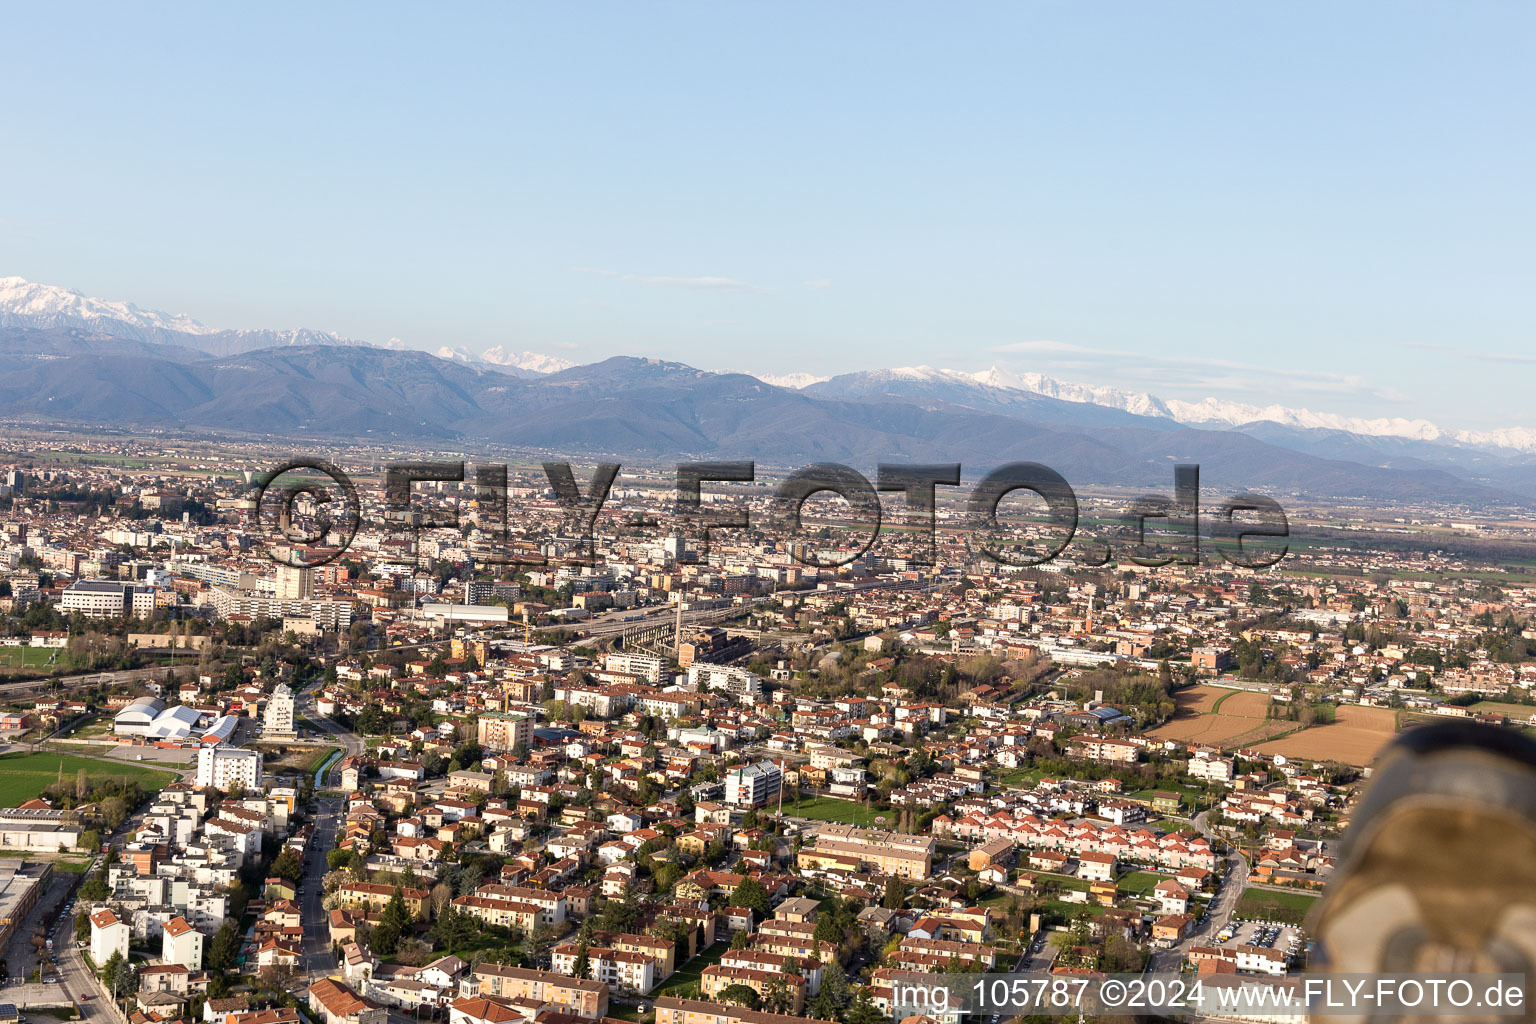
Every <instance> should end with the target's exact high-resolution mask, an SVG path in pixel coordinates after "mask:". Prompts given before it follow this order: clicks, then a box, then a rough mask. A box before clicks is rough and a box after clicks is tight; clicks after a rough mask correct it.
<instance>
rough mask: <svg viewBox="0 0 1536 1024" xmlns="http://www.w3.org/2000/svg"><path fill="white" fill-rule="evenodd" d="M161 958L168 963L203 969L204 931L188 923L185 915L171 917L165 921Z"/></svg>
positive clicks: (194, 969) (190, 968)
mask: <svg viewBox="0 0 1536 1024" xmlns="http://www.w3.org/2000/svg"><path fill="white" fill-rule="evenodd" d="M160 959H161V961H162V962H164V963H168V964H181V965H182V966H183V967H185V968H186V969H187V970H189V971H200V970H202V969H203V933H202V932H200V931H198V930H197V929H196V928H193V927H192V926H191V925H190V924H188V923H187V919H186V918H184V917H173V918H171V919H170V920H169V921H167V922H166V923H165V941H164V943H163V944H162V946H161V950H160Z"/></svg>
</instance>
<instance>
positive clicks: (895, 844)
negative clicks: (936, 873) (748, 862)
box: [796, 825, 938, 880]
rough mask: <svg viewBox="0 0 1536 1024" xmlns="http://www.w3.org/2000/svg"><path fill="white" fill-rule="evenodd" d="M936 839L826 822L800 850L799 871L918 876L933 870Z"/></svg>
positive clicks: (899, 876) (925, 874) (925, 876)
mask: <svg viewBox="0 0 1536 1024" xmlns="http://www.w3.org/2000/svg"><path fill="white" fill-rule="evenodd" d="M937 845H938V844H937V842H936V841H935V840H934V839H933V837H931V836H912V835H905V834H903V833H901V832H887V831H883V830H879V829H865V828H856V827H854V826H853V825H827V826H824V827H823V828H822V829H821V831H820V833H819V834H818V835H817V836H816V842H815V844H814V845H811V846H807V847H805V848H803V849H802V850H801V851H800V856H799V858H798V859H797V861H796V863H798V864H799V865H800V869H801V870H802V871H807V870H808V871H869V870H874V871H878V872H879V873H880V874H883V875H895V876H896V877H898V878H906V879H913V880H921V879H924V878H927V877H928V875H929V873H930V872H931V871H932V870H933V852H934V850H935V849H936V848H937Z"/></svg>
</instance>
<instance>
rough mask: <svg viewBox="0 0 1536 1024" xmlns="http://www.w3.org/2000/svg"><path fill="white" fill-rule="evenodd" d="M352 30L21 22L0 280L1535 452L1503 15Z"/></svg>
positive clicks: (495, 13)
mask: <svg viewBox="0 0 1536 1024" xmlns="http://www.w3.org/2000/svg"><path fill="white" fill-rule="evenodd" d="M957 7H958V8H959V12H958V13H957ZM353 10H354V13H353V14H351V15H344V14H336V13H331V14H326V13H316V12H315V11H313V10H311V9H309V8H308V7H307V6H301V7H293V8H288V9H281V8H279V7H278V6H277V5H273V4H262V5H239V7H238V8H237V7H236V5H224V4H198V5H189V6H185V7H176V6H173V5H170V4H155V5H139V4H112V5H102V6H100V7H95V6H74V5H55V4H25V5H21V4H17V5H11V6H8V7H7V8H6V12H5V16H4V21H5V28H4V36H5V39H6V44H5V54H6V55H5V59H4V60H3V61H0V95H3V97H4V101H3V103H0V140H3V144H0V196H3V199H0V275H3V274H19V275H21V276H23V277H27V278H30V279H32V280H36V281H42V282H46V283H50V284H58V285H64V286H68V287H72V288H77V289H79V290H81V291H83V292H85V293H87V294H90V295H96V296H100V297H103V298H108V299H126V300H131V301H134V302H136V303H138V304H139V305H141V306H145V307H151V308H159V309H165V310H169V311H171V312H182V313H188V314H190V315H192V316H195V317H197V318H198V319H200V320H202V321H204V322H205V323H209V324H212V325H214V326H219V327H297V326H306V327H315V328H321V329H329V330H337V331H341V332H343V333H345V334H349V335H352V336H354V337H359V338H364V339H367V340H370V341H376V342H383V341H385V340H386V339H388V338H390V337H392V336H397V337H399V338H401V339H403V340H405V341H406V342H407V343H408V344H411V345H413V346H417V347H422V348H435V347H437V346H438V345H442V344H448V345H458V346H463V347H466V348H470V349H473V350H479V349H483V348H485V347H487V346H490V345H495V344H502V345H509V346H512V347H515V348H526V349H533V350H536V351H545V352H551V353H556V354H561V355H565V356H567V357H568V358H572V359H576V360H578V361H590V360H593V359H598V358H602V357H606V356H609V355H614V354H621V353H623V354H633V355H651V356H662V357H667V358H672V359H678V360H682V361H684V362H688V363H692V364H695V365H698V366H702V367H705V368H711V369H713V368H727V367H729V368H736V369H746V370H752V371H758V372H766V373H783V372H788V371H791V370H809V371H813V372H816V373H819V374H828V373H837V372H844V371H848V370H855V369H865V368H871V367H881V366H900V365H911V364H918V363H928V364H933V365H940V366H952V367H955V368H959V369H967V370H972V369H982V368H985V367H986V366H989V365H991V364H993V363H997V364H1000V365H1003V366H1007V367H1009V368H1012V369H1016V370H1022V369H1035V370H1040V371H1043V372H1047V373H1051V374H1054V375H1056V376H1059V377H1062V378H1064V379H1068V380H1083V381H1090V382H1094V383H1106V384H1113V385H1117V386H1122V387H1132V388H1140V389H1146V390H1151V391H1153V392H1154V393H1157V394H1161V395H1163V396H1165V397H1179V398H1200V397H1204V396H1206V395H1218V396H1221V397H1225V398H1231V399H1235V400H1240V401H1245V402H1254V403H1259V404H1264V403H1267V402H1283V403H1285V404H1289V405H1305V406H1308V407H1311V408H1314V409H1324V410H1328V411H1334V412H1343V413H1351V414H1356V415H1362V414H1369V415H1392V416H1428V417H1430V418H1433V419H1435V420H1437V421H1439V422H1441V423H1442V425H1447V426H1465V427H1487V426H1506V425H1536V424H1533V423H1532V417H1531V416H1530V414H1529V413H1528V412H1527V410H1528V408H1529V399H1528V397H1527V393H1528V385H1527V383H1526V380H1527V379H1528V378H1529V376H1530V374H1531V373H1532V372H1533V371H1536V343H1533V335H1532V328H1533V316H1532V301H1533V296H1536V275H1533V269H1536V267H1533V263H1536V260H1533V256H1532V238H1533V230H1532V229H1533V227H1536V217H1533V215H1532V214H1533V193H1536V189H1533V184H1532V183H1533V181H1536V173H1533V172H1536V161H1533V159H1532V151H1533V146H1536V143H1533V132H1532V109H1533V99H1536V96H1533V91H1536V90H1533V89H1532V76H1533V69H1536V53H1533V50H1536V31H1533V30H1536V8H1533V7H1532V6H1531V5H1530V4H1528V3H1470V4H1454V3H1443V2H1442V3H1434V4H1422V3H1403V2H1392V3H1382V4H1368V3H1349V4H1337V3H1318V4H1307V3H1298V4H1243V3H1236V4H1234V3H1230V2H1223V3H1213V4H1209V5H1201V4H1196V3H1177V4H1145V3H1126V4H1121V5H1115V4H1093V5H1085V4H1080V3H1010V4H1006V5H997V6H985V5H969V6H965V5H955V4H933V3H924V4H916V5H904V4H893V3H882V4H861V5H855V4H851V3H844V4H831V5H828V4H791V3H785V2H775V3H764V4H751V5H748V4H734V3H716V4H702V3H700V4H691V5H683V4H623V5H611V6H607V5H602V4H579V5H578V4H544V5H533V4H520V5H499V4H498V5H493V6H488V7H483V8H471V7H469V6H467V5H427V4H420V3H416V4H410V5H402V6H395V7H391V6H388V5H380V4H374V3H369V4H366V5H364V4H358V5H355V7H354V8H353Z"/></svg>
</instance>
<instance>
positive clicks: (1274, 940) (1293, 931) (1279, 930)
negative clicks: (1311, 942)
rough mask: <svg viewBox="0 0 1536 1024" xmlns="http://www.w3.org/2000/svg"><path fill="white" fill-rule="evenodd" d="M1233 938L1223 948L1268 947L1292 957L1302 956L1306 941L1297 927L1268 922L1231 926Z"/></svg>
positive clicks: (1252, 922)
mask: <svg viewBox="0 0 1536 1024" xmlns="http://www.w3.org/2000/svg"><path fill="white" fill-rule="evenodd" d="M1231 928H1232V937H1231V938H1229V939H1227V940H1226V941H1225V942H1222V943H1221V945H1223V946H1268V947H1269V948H1270V949H1278V950H1280V951H1281V952H1283V953H1288V954H1290V955H1291V956H1293V957H1295V956H1299V955H1300V954H1301V948H1302V944H1303V943H1304V942H1305V941H1306V938H1305V936H1304V935H1303V933H1302V930H1301V929H1300V928H1297V927H1296V926H1295V925H1289V924H1280V923H1278V922H1266V921H1242V922H1239V923H1237V924H1234V925H1232V926H1231Z"/></svg>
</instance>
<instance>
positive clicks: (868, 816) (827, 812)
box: [784, 796, 896, 827]
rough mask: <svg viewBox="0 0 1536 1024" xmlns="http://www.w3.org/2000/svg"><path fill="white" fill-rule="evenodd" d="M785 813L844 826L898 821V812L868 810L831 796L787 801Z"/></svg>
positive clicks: (858, 804)
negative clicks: (877, 819) (882, 819)
mask: <svg viewBox="0 0 1536 1024" xmlns="http://www.w3.org/2000/svg"><path fill="white" fill-rule="evenodd" d="M784 813H785V814H787V815H790V816H791V817H795V818H814V819H816V820H817V821H835V822H838V823H840V824H843V825H868V826H871V827H873V826H875V825H877V824H879V823H878V822H876V821H875V819H876V818H879V817H884V818H885V821H886V824H888V825H889V824H891V823H892V822H894V821H895V820H896V812H894V811H882V810H880V809H879V808H878V807H870V808H868V809H866V808H865V807H864V805H863V804H860V803H855V802H854V801H852V800H839V799H837V798H836V797H830V796H811V797H804V798H802V799H801V801H800V802H799V803H794V802H793V801H789V800H786V801H785V802H784Z"/></svg>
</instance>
